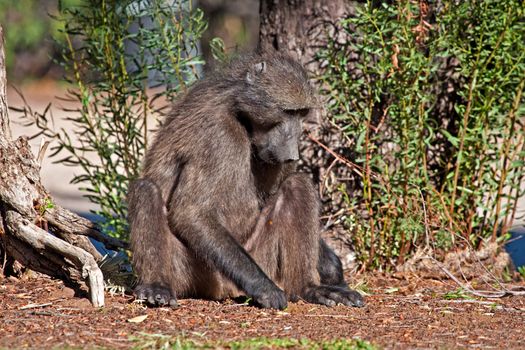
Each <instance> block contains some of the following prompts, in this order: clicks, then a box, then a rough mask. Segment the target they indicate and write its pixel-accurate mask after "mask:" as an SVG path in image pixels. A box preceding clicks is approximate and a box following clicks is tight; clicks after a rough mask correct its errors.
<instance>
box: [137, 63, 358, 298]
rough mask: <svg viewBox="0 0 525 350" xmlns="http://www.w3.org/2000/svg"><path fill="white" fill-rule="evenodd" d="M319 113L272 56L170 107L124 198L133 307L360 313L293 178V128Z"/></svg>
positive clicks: (312, 202) (314, 204)
mask: <svg viewBox="0 0 525 350" xmlns="http://www.w3.org/2000/svg"><path fill="white" fill-rule="evenodd" d="M316 104H317V100H316V95H315V93H314V91H313V89H312V87H311V86H310V85H309V83H308V79H307V76H306V73H305V71H304V69H303V68H302V67H301V66H300V65H299V64H298V63H296V62H295V61H293V60H291V59H290V58H287V57H284V56H281V55H278V54H263V55H250V56H244V57H241V58H239V59H237V60H233V61H232V62H231V63H230V64H229V65H227V66H224V67H221V68H219V69H217V70H216V71H215V72H213V73H211V74H210V75H209V76H208V77H207V78H205V79H203V80H201V81H199V82H197V83H196V84H195V85H194V86H193V87H192V88H191V89H190V90H189V91H188V92H187V94H186V95H185V96H183V97H182V98H181V99H179V101H178V102H176V103H175V105H174V107H173V112H172V113H171V114H170V116H169V117H168V118H167V119H166V121H165V123H164V124H163V126H162V128H161V129H160V130H159V131H158V133H157V136H156V139H155V142H154V143H153V144H152V146H151V148H150V149H149V150H148V152H147V154H146V158H145V162H144V171H143V173H142V177H141V179H139V180H137V181H135V182H134V183H133V184H132V186H131V188H130V193H129V197H128V203H129V220H130V226H131V247H132V250H133V263H134V266H135V269H136V272H137V274H138V277H139V285H138V286H137V288H136V290H135V293H136V295H137V297H139V298H143V299H146V300H147V301H148V302H149V303H150V304H154V305H164V304H167V303H170V304H171V305H175V304H176V297H203V298H212V299H223V298H226V297H232V296H237V295H240V294H244V295H248V296H250V297H252V298H253V299H254V300H255V302H256V303H258V304H259V305H261V306H263V307H274V308H284V307H285V306H286V300H287V299H292V300H295V299H297V298H303V299H306V300H307V301H310V302H315V303H322V304H326V305H333V304H335V303H338V302H340V303H344V304H347V305H356V306H361V305H362V304H363V302H362V298H361V296H360V295H359V294H358V293H357V292H355V291H351V290H350V289H348V287H347V286H346V284H345V283H344V280H343V277H342V269H341V263H340V261H339V259H338V258H337V257H336V256H335V254H334V253H333V252H332V251H331V250H330V249H329V248H328V246H327V245H326V244H325V243H324V242H322V241H321V240H320V236H319V227H318V226H319V217H318V211H319V208H318V207H319V205H318V198H317V195H316V191H315V189H314V187H313V184H312V183H311V181H310V179H309V178H308V177H307V176H306V175H304V174H300V173H296V170H295V160H296V159H297V156H298V153H297V147H298V137H299V134H300V122H301V120H302V119H303V118H304V117H305V116H306V115H307V114H308V113H309V111H310V110H311V109H312V108H315V107H316Z"/></svg>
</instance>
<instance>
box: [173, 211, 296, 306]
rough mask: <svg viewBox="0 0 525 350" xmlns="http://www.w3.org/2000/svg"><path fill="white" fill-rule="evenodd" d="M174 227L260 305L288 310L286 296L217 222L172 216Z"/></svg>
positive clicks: (199, 255)
mask: <svg viewBox="0 0 525 350" xmlns="http://www.w3.org/2000/svg"><path fill="white" fill-rule="evenodd" d="M188 212H190V211H188ZM170 226H171V229H172V230H173V232H177V233H178V234H179V235H180V238H181V240H182V241H184V242H185V243H186V244H187V245H188V246H189V247H190V248H191V249H192V250H193V251H194V252H195V253H196V254H197V255H198V257H200V258H202V259H203V260H204V261H206V262H207V263H208V264H210V265H211V266H213V267H215V268H216V269H217V270H218V271H220V272H221V273H222V274H224V276H226V277H228V278H229V279H230V280H231V281H233V282H234V283H235V285H236V286H237V287H239V288H240V289H242V290H243V291H244V292H246V294H247V295H248V296H250V297H252V298H254V300H255V301H256V302H257V303H259V304H260V305H262V306H263V307H271V308H275V309H283V308H285V307H286V305H287V301H286V296H285V294H284V292H283V291H282V290H281V289H279V288H278V287H277V286H276V285H275V283H274V282H273V281H272V280H271V279H270V278H269V277H268V276H267V275H266V274H265V273H264V271H263V270H262V269H261V268H260V267H259V266H258V265H257V263H256V262H255V261H254V260H253V259H252V257H251V256H250V255H249V254H248V253H247V252H246V250H244V248H243V247H242V246H241V245H240V244H239V243H238V242H237V241H236V240H235V239H234V238H233V236H232V235H231V234H230V233H229V232H228V231H227V230H226V229H225V228H224V227H223V226H222V225H221V224H220V223H219V221H218V220H217V219H216V218H213V217H209V216H208V217H206V216H205V215H197V216H194V217H186V218H183V217H174V216H170Z"/></svg>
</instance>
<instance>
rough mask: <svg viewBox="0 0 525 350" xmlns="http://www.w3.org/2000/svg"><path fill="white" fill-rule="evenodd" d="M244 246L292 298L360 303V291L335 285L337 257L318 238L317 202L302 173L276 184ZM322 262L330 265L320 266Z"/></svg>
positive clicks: (338, 271)
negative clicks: (278, 184)
mask: <svg viewBox="0 0 525 350" xmlns="http://www.w3.org/2000/svg"><path fill="white" fill-rule="evenodd" d="M246 249H247V250H248V252H249V253H250V254H251V255H252V256H253V258H254V259H255V261H256V262H257V263H258V264H259V265H260V266H261V268H262V269H263V270H264V271H265V272H266V273H267V274H268V275H269V276H270V277H271V278H272V279H273V280H274V281H275V282H276V283H277V284H278V285H279V286H280V287H281V288H283V289H284V291H285V292H286V294H287V295H288V297H289V298H290V299H291V300H294V299H297V298H303V299H305V300H306V301H308V302H312V303H318V304H325V305H335V304H337V303H342V304H345V305H351V306H362V305H363V299H362V297H361V295H360V294H359V293H357V292H356V291H352V290H350V289H348V288H347V287H346V286H345V287H342V286H340V285H341V284H343V283H344V280H343V276H342V269H341V268H340V265H339V266H338V265H337V262H339V264H340V261H339V259H338V258H337V256H336V255H335V253H333V252H332V251H331V250H330V249H329V248H328V246H326V244H325V243H324V242H322V241H321V239H320V232H319V201H318V199H317V193H316V191H315V189H314V187H313V185H312V183H311V181H310V179H309V178H308V176H307V175H305V174H299V173H297V174H293V175H290V176H289V177H288V178H287V179H286V180H285V181H284V182H283V183H282V184H281V187H280V188H279V190H278V192H277V193H276V194H275V195H274V196H273V197H272V198H271V199H270V200H269V202H268V204H267V206H266V207H265V208H263V210H262V212H261V215H260V218H259V220H258V223H257V225H256V227H255V230H254V232H253V235H252V236H251V237H250V240H248V242H247V243H246ZM326 261H328V263H329V264H330V266H328V267H322V268H320V264H322V263H324V262H326ZM320 273H321V274H322V275H320ZM341 281H342V283H341ZM324 283H327V284H324ZM332 283H334V284H335V285H333V284H332Z"/></svg>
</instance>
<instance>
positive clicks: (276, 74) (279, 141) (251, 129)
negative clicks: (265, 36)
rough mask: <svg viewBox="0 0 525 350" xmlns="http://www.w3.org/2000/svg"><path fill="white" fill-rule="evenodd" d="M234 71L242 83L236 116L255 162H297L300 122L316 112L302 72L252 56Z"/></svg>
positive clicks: (289, 62) (286, 61)
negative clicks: (245, 134)
mask: <svg viewBox="0 0 525 350" xmlns="http://www.w3.org/2000/svg"><path fill="white" fill-rule="evenodd" d="M233 70H234V75H236V78H237V79H238V80H242V83H241V84H239V85H240V86H239V87H240V88H239V90H237V91H236V93H235V96H234V101H235V102H234V106H235V110H236V115H237V117H238V120H239V121H240V122H241V123H242V124H243V126H244V127H245V128H246V131H247V132H248V134H249V136H250V139H251V140H252V145H253V148H254V151H255V155H256V156H257V158H259V159H260V160H261V161H263V162H265V163H286V162H291V161H296V160H298V159H299V137H300V135H301V132H302V121H303V120H304V119H305V118H308V117H309V116H310V115H311V114H312V111H313V110H314V109H316V108H318V99H317V95H316V93H315V91H314V89H313V87H312V86H311V85H310V83H309V82H308V77H307V74H306V71H305V70H304V68H303V67H302V66H301V65H300V64H299V63H297V62H296V61H294V60H293V59H291V58H289V57H287V56H283V55H279V54H275V53H274V54H263V55H260V56H252V57H250V59H248V60H246V61H244V62H239V65H238V66H236V67H235V68H234V69H233Z"/></svg>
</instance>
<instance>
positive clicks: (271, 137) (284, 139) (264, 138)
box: [252, 109, 309, 164]
mask: <svg viewBox="0 0 525 350" xmlns="http://www.w3.org/2000/svg"><path fill="white" fill-rule="evenodd" d="M308 113H309V110H308V109H301V110H287V111H283V112H282V115H283V116H282V120H281V121H280V122H278V123H275V124H271V125H264V126H262V125H254V126H253V129H252V130H253V131H252V144H253V147H254V151H255V152H256V155H257V158H259V159H260V160H262V161H263V162H265V163H269V164H276V163H289V162H294V161H297V160H299V137H300V136H301V132H302V119H303V118H304V117H305V116H306V115H307V114H308Z"/></svg>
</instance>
